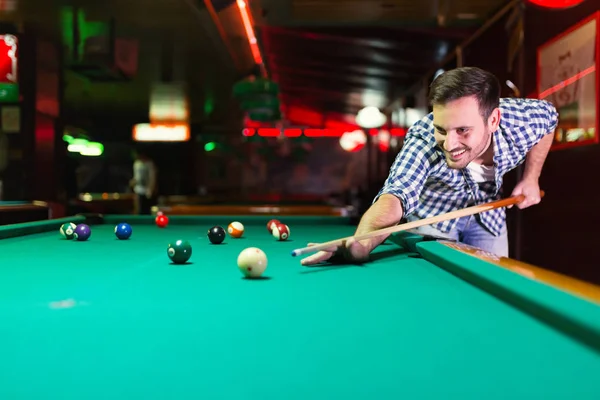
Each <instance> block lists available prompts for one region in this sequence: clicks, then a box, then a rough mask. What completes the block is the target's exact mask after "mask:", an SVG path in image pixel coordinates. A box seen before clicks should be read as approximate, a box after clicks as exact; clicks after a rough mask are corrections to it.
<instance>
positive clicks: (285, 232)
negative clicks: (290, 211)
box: [271, 224, 290, 240]
mask: <svg viewBox="0 0 600 400" xmlns="http://www.w3.org/2000/svg"><path fill="white" fill-rule="evenodd" d="M271 234H272V235H273V237H274V238H275V239H277V240H288V238H289V237H290V228H289V227H288V226H287V225H285V224H275V226H274V227H273V230H272V231H271Z"/></svg>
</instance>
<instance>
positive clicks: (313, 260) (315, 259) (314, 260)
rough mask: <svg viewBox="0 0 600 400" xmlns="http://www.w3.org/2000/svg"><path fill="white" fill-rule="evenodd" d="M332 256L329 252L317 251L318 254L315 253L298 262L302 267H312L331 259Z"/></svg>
mask: <svg viewBox="0 0 600 400" xmlns="http://www.w3.org/2000/svg"><path fill="white" fill-rule="evenodd" d="M331 256H332V254H331V252H328V251H319V252H318V253H315V254H313V255H310V256H308V257H306V258H303V259H302V261H300V263H301V264H302V265H313V264H318V263H321V262H323V261H327V260H329V259H330V258H331Z"/></svg>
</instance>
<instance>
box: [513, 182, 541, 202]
mask: <svg viewBox="0 0 600 400" xmlns="http://www.w3.org/2000/svg"><path fill="white" fill-rule="evenodd" d="M519 195H524V196H525V200H523V201H522V202H521V203H519V204H517V207H518V208H520V209H524V208H527V207H530V206H533V205H536V204H538V203H539V202H540V201H541V200H542V198H541V195H540V185H539V183H538V180H537V179H523V180H522V181H521V182H519V183H518V184H517V186H515V188H514V189H513V191H512V196H519ZM511 207H512V206H509V207H508V208H511Z"/></svg>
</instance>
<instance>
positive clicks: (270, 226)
mask: <svg viewBox="0 0 600 400" xmlns="http://www.w3.org/2000/svg"><path fill="white" fill-rule="evenodd" d="M280 223H281V221H279V220H278V219H272V220H270V221H269V222H267V230H268V231H269V233H271V231H272V230H273V228H274V227H275V225H277V224H280Z"/></svg>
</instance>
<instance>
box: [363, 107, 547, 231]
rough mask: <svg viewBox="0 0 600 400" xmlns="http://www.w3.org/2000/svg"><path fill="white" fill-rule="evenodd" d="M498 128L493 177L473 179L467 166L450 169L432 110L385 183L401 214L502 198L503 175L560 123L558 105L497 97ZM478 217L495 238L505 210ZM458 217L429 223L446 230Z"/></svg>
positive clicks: (444, 210) (425, 212)
mask: <svg viewBox="0 0 600 400" xmlns="http://www.w3.org/2000/svg"><path fill="white" fill-rule="evenodd" d="M500 111H501V116H500V126H499V128H498V129H497V130H496V132H495V133H494V135H493V140H494V167H495V180H494V181H488V182H475V181H474V179H473V177H472V176H471V174H470V172H469V170H468V169H467V168H465V169H462V170H457V169H451V168H449V167H448V164H447V163H446V158H445V155H444V153H443V151H442V150H441V149H440V148H439V147H438V145H437V143H436V141H435V138H434V127H433V114H432V113H430V114H429V115H427V116H425V117H424V118H423V119H421V120H420V121H418V122H417V123H415V124H414V125H413V126H412V127H411V128H410V129H409V130H408V132H407V134H406V138H405V141H404V146H403V147H402V149H401V150H400V152H399V153H398V155H397V156H396V159H395V161H394V163H393V164H392V167H391V169H390V173H389V176H388V177H387V179H386V181H385V183H384V185H383V187H382V188H381V190H380V191H379V193H378V195H377V197H376V198H375V200H374V202H375V201H377V199H378V198H379V196H381V195H382V194H385V193H389V194H392V195H394V196H396V197H398V198H399V199H400V201H401V202H402V209H403V211H404V215H405V216H407V215H410V214H415V215H416V216H417V217H418V218H427V217H432V216H435V215H439V214H443V213H447V212H450V211H454V210H458V209H462V208H465V207H469V206H472V205H475V204H481V203H485V202H489V201H493V200H497V199H499V198H500V197H501V196H502V191H501V189H502V178H503V176H504V174H506V173H507V172H509V171H510V170H512V169H514V168H516V167H517V166H518V165H520V164H521V163H523V161H525V158H526V156H527V153H528V152H529V150H531V148H532V147H533V146H535V145H536V144H537V143H538V142H539V141H540V140H541V139H542V138H543V137H544V136H545V135H547V134H550V133H552V132H553V131H554V129H555V128H556V125H557V124H558V113H557V111H556V108H555V107H554V106H553V105H552V104H550V103H548V102H547V101H543V100H534V99H520V98H507V99H500ZM476 218H477V220H478V221H479V222H480V223H481V224H482V225H483V226H484V227H485V228H486V229H487V230H489V231H490V232H491V233H492V234H494V235H496V236H498V235H499V234H500V233H501V231H502V228H503V227H504V224H505V221H506V214H505V211H504V209H503V208H501V209H495V210H491V211H486V212H484V213H480V214H477V215H476ZM456 223H457V220H456V219H454V220H449V221H444V222H440V223H438V224H435V225H433V226H434V227H435V228H437V229H439V230H441V231H442V232H445V233H448V232H450V231H451V230H452V229H453V228H454V226H455V225H456Z"/></svg>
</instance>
